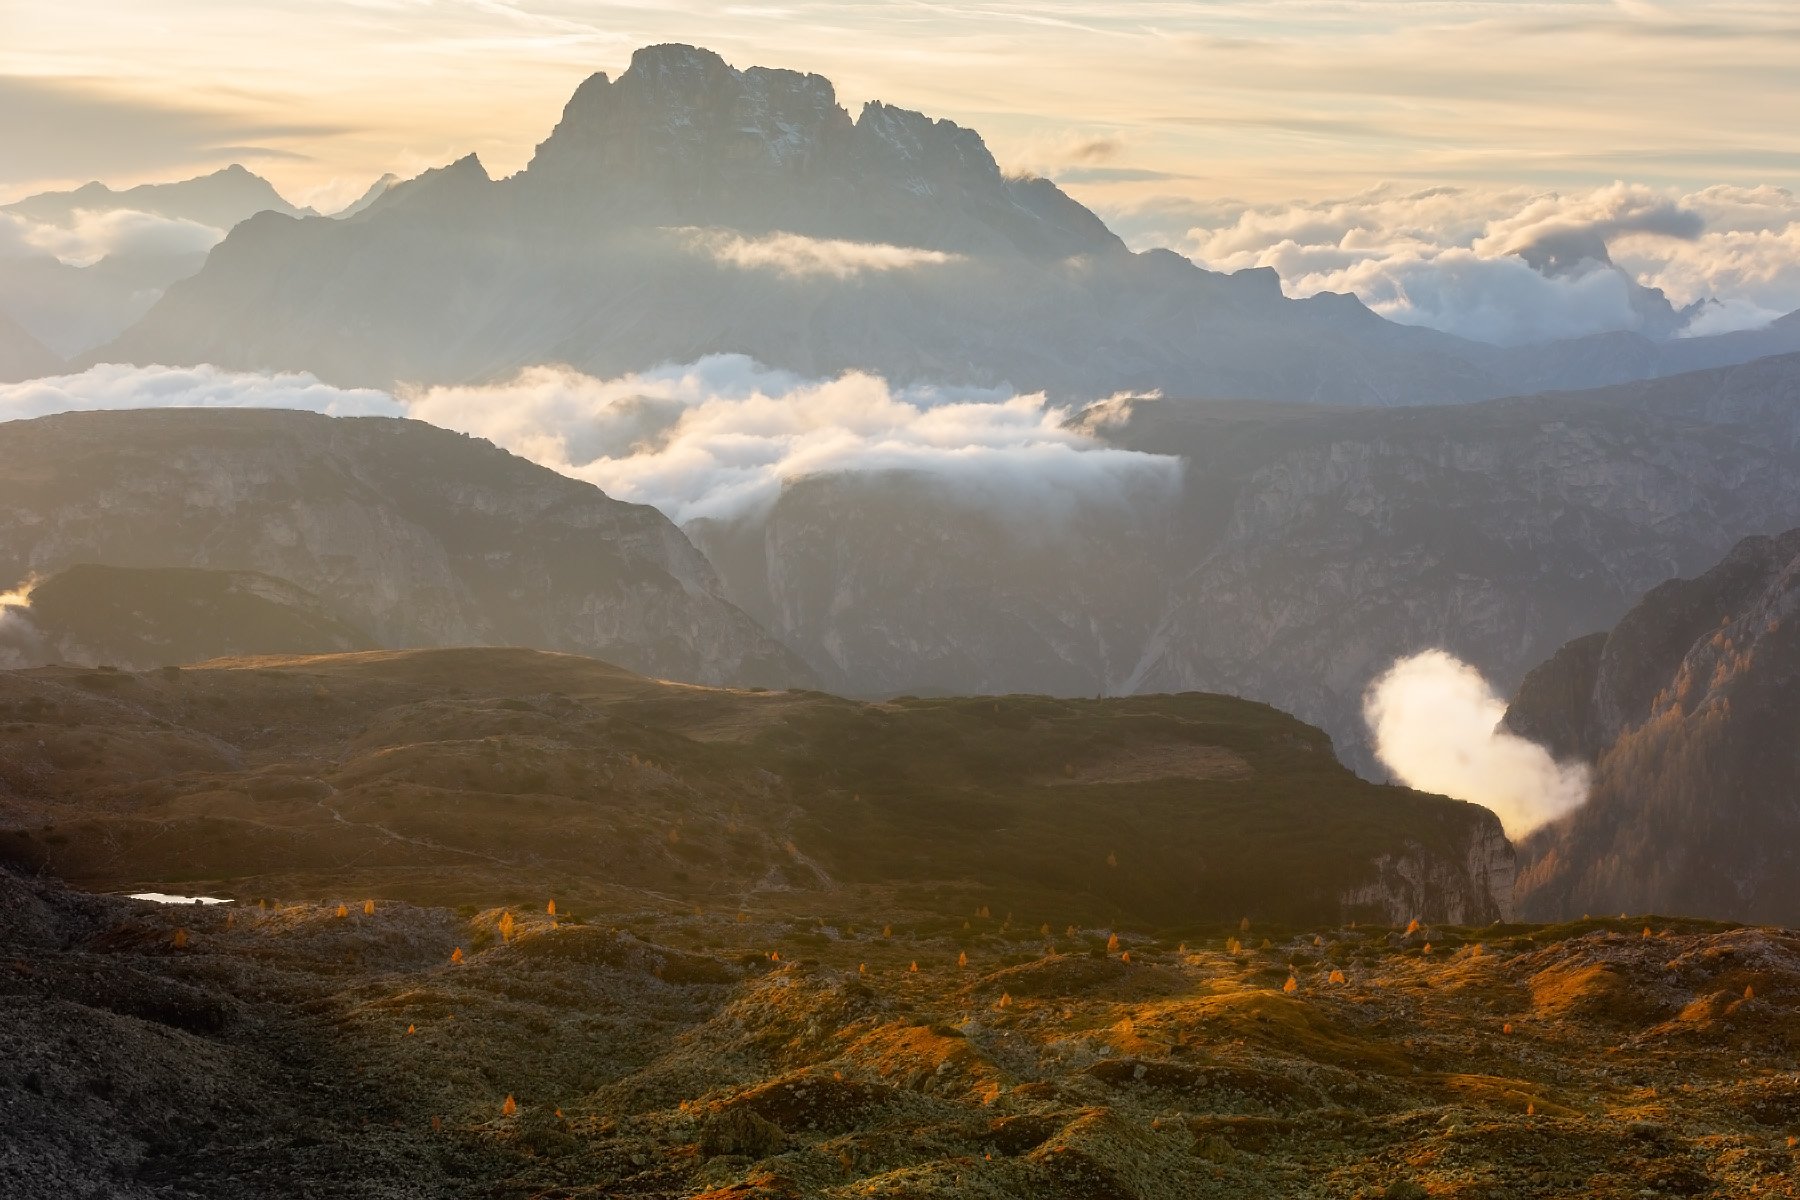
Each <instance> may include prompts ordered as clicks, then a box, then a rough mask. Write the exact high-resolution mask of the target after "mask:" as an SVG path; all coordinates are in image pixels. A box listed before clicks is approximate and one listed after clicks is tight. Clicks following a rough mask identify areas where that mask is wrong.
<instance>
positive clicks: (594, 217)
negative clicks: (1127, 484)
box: [81, 45, 1800, 405]
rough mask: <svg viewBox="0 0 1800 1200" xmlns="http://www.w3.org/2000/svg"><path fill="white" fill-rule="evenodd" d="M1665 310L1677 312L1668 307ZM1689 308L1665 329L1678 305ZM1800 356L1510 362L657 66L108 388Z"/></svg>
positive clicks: (1213, 372) (941, 156) (1051, 385)
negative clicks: (660, 373) (209, 381)
mask: <svg viewBox="0 0 1800 1200" xmlns="http://www.w3.org/2000/svg"><path fill="white" fill-rule="evenodd" d="M1657 299H1658V301H1659V302H1660V301H1661V297H1660V296H1659V297H1657ZM1663 306H1664V307H1665V308H1666V307H1667V305H1666V302H1663ZM1795 350H1800V322H1797V321H1787V322H1783V323H1779V324H1778V325H1776V326H1771V327H1770V328H1769V329H1766V330H1759V331H1755V332H1746V333H1741V334H1731V335H1726V336H1723V337H1699V338H1692V339H1670V340H1661V341H1659V340H1655V339H1653V338H1649V337H1645V336H1643V335H1641V334H1638V333H1626V334H1620V335H1617V336H1614V335H1605V336H1603V337H1600V338H1596V339H1587V338H1583V339H1579V340H1577V341H1573V342H1568V343H1561V344H1557V345H1553V346H1547V347H1527V348H1522V349H1502V348H1499V347H1495V346H1490V345H1486V344H1484V343H1477V342H1469V341H1465V340H1462V339H1459V338H1455V337H1451V336H1448V335H1445V334H1440V333H1437V332H1434V331H1431V330H1428V329H1424V328H1417V327H1410V326H1402V325H1397V324H1394V323H1391V322H1388V321H1386V320H1383V319H1382V318H1380V317H1378V316H1376V315H1375V314H1374V313H1373V312H1371V311H1370V310H1369V309H1368V308H1367V307H1365V306H1364V305H1363V304H1362V303H1361V302H1360V301H1358V300H1357V299H1356V298H1355V297H1353V296H1348V295H1336V294H1325V295H1320V296H1315V297H1311V298H1308V299H1300V300H1296V299H1289V298H1287V297H1286V296H1284V295H1283V294H1282V290H1281V283H1280V280H1279V279H1278V278H1277V277H1276V275H1275V273H1274V272H1273V271H1272V270H1268V269H1266V268H1265V269H1255V270H1247V271H1241V272H1237V273H1235V274H1222V273H1218V272H1213V271H1207V270H1203V269H1201V268H1200V267H1198V266H1196V265H1195V264H1194V263H1192V262H1191V261H1189V260H1188V259H1186V258H1183V257H1182V256H1181V255H1179V254H1176V253H1174V252H1172V251H1169V250H1152V251H1149V252H1146V253H1142V254H1134V253H1132V252H1130V251H1129V250H1128V249H1127V248H1126V247H1125V245H1124V244H1123V243H1122V242H1121V241H1120V240H1119V239H1118V238H1117V237H1116V236H1114V235H1113V234H1112V233H1111V232H1110V231H1109V230H1108V229H1107V228H1106V226H1105V225H1104V224H1103V223H1102V222H1101V221H1100V219H1099V218H1098V217H1096V216H1095V215H1094V214H1093V213H1092V212H1090V211H1088V210H1087V209H1085V208H1083V207H1082V206H1081V205H1080V204H1078V203H1076V202H1075V201H1074V200H1072V199H1070V198H1069V197H1068V196H1067V195H1065V194H1064V193H1063V192H1061V191H1060V190H1059V189H1058V188H1057V187H1056V186H1055V185H1053V184H1052V183H1050V182H1049V181H1047V180H1044V179H1038V178H1031V177H1013V176H1009V175H1007V174H1005V173H1003V172H1002V171H1001V169H1000V167H999V165H998V164H997V163H996V162H995V160H994V158H993V156H992V155H991V154H990V153H989V151H988V150H987V147H986V146H985V145H984V144H983V142H982V140H981V138H980V137H979V135H977V134H976V133H975V132H974V131H972V130H969V129H965V128H961V127H959V126H957V125H954V124H952V123H951V122H949V121H941V120H933V119H931V118H930V117H927V116H925V115H923V114H920V113H917V112H912V111H909V110H906V109H901V108H896V107H893V106H890V105H886V104H882V103H879V102H874V103H870V104H868V105H866V106H865V107H864V108H863V109H862V111H861V112H860V113H859V114H858V115H857V116H855V117H854V118H853V117H852V116H851V115H850V113H849V112H848V111H846V110H845V109H844V108H843V107H842V106H841V105H840V104H839V103H838V100H837V97H836V93H835V91H834V89H833V87H832V85H831V83H830V82H829V81H828V80H826V79H824V78H822V77H820V76H818V75H803V74H799V73H797V72H793V71H783V70H770V69H766V68H761V67H750V68H746V69H742V70H740V69H736V68H733V67H731V66H730V65H728V64H727V63H726V62H725V61H724V60H723V59H721V58H720V57H719V56H718V55H716V54H714V53H712V52H710V51H706V50H701V49H696V48H694V47H691V46H679V45H663V46H651V47H646V48H644V49H642V50H639V51H638V52H637V53H636V54H635V55H634V56H633V58H632V62H631V66H630V68H629V69H628V70H627V71H625V72H624V73H623V74H622V75H620V76H619V77H618V78H617V79H610V78H608V77H607V76H605V75H595V76H592V77H591V78H589V79H588V80H587V81H586V82H585V83H583V84H582V85H581V86H580V88H578V89H577V90H576V92H575V94H574V95H573V96H572V97H571V98H570V100H569V103H568V105H567V106H566V107H565V109H564V111H563V114H562V118H561V120H560V121H559V122H558V123H557V125H556V127H555V129H554V130H552V131H551V133H550V136H549V137H547V138H546V139H545V140H544V141H543V142H542V143H541V144H540V145H539V146H538V147H537V151H536V154H535V155H534V157H533V158H532V160H531V162H530V164H529V165H528V166H527V167H526V169H525V170H523V171H521V172H519V173H517V174H515V175H512V176H509V177H506V178H503V179H495V178H492V177H491V176H490V175H489V174H488V172H487V170H486V168H485V167H484V166H483V165H482V164H481V163H480V162H479V161H478V160H477V159H476V158H475V157H474V156H472V155H471V156H469V157H466V158H463V159H460V160H458V161H456V162H454V163H452V164H450V165H448V166H445V167H442V168H439V169H437V170H433V171H428V172H426V173H425V174H423V175H421V176H419V177H418V178H416V179H412V180H409V181H406V182H404V183H401V184H398V185H396V186H394V187H392V188H389V189H386V190H385V191H384V192H383V193H382V194H381V195H380V196H379V198H378V199H376V200H375V201H374V202H372V203H370V204H369V205H368V206H367V207H366V208H363V209H361V210H360V211H357V212H355V213H354V214H352V215H350V216H349V217H347V218H346V219H343V220H332V219H329V218H325V217H295V216H291V215H286V214H283V213H281V212H279V211H277V210H269V211H264V212H262V213H259V214H258V215H256V216H255V217H253V218H251V219H249V220H247V221H245V222H243V223H242V224H240V225H238V226H237V227H236V228H235V229H233V230H232V231H231V233H230V236H228V237H227V238H226V239H225V240H224V241H223V242H222V243H221V244H220V245H219V246H218V247H217V248H216V249H215V250H214V251H213V252H212V254H211V256H210V257H209V258H208V259H207V262H206V265H205V268H204V269H203V270H201V271H200V272H199V273H198V274H197V275H195V276H194V277H193V278H191V279H186V280H183V281H182V282H181V283H180V284H179V285H177V286H175V287H172V288H170V289H169V291H168V292H167V294H166V295H164V296H163V297H162V298H161V299H160V300H159V301H158V302H157V304H156V306H155V307H154V308H153V309H152V310H150V312H148V313H147V314H146V315H145V316H144V318H143V320H142V321H140V322H138V323H137V324H136V325H134V326H133V327H132V328H130V329H129V330H127V331H125V332H124V333H123V334H122V335H121V336H119V337H118V338H117V339H116V340H113V341H112V342H110V343H108V344H107V345H105V346H103V347H101V348H100V349H98V350H95V351H93V352H91V353H90V354H88V355H86V356H85V357H84V358H83V359H81V362H82V363H84V364H85V363H88V362H138V363H152V362H155V363H170V364H193V363H200V362H209V363H214V364H218V365H221V366H227V367H235V368H246V369H288V370H306V371H311V372H314V373H316V374H318V375H320V376H321V377H323V378H326V379H328V380H330V381H332V382H335V383H340V384H370V385H379V386H393V385H394V384H396V383H400V382H411V383H464V382H470V381H485V380H491V379H494V378H497V377H504V376H506V375H509V374H511V373H513V372H515V371H516V370H518V369H519V368H522V367H527V366H532V365H537V364H545V363H565V364H569V365H571V366H574V367H576V368H578V369H580V370H583V371H586V372H589V373H592V374H596V375H602V376H614V375H618V374H622V373H626V372H630V371H638V370H643V369H646V368H649V367H653V366H656V365H659V364H663V363H668V362H692V361H695V360H696V359H699V358H701V357H703V356H705V355H708V354H713V353H741V354H747V355H749V356H751V357H753V358H755V359H757V360H759V361H761V362H763V363H765V364H768V365H770V366H773V367H779V368H784V369H788V370H792V371H795V372H798V373H801V374H803V375H808V376H827V375H836V374H838V373H840V372H843V371H846V370H852V369H856V370H865V371H871V372H873V373H876V374H879V375H882V376H884V377H886V378H888V379H890V380H893V381H895V382H897V383H911V382H923V383H930V384H977V385H986V386H992V385H1010V386H1012V387H1015V388H1018V389H1020V390H1023V391H1034V390H1040V389H1042V390H1047V391H1049V392H1051V393H1052V394H1054V395H1056V396H1059V397H1064V398H1075V399H1081V400H1084V401H1085V400H1092V399H1096V398H1099V397H1104V396H1109V395H1113V394H1115V393H1118V392H1122V391H1135V392H1146V391H1151V390H1161V391H1163V392H1165V393H1167V394H1171V395H1181V396H1203V397H1231V398H1244V397H1254V398H1269V399H1279V400H1288V401H1320V402H1331V403H1348V404H1374V405H1393V404H1416V403H1423V402H1428V401H1438V402H1449V401H1461V400H1470V399H1476V398H1480V397H1488V396H1498V395H1507V394H1511V393H1516V392H1522V391H1529V390H1535V389H1539V388H1544V387H1559V386H1560V387H1568V386H1589V385H1595V384H1601V383H1611V382H1615V381H1618V380H1621V379H1638V378H1645V377H1649V376H1654V375H1659V374H1667V373H1671V372H1675V371H1681V370H1692V369H1696V368H1700V367H1708V366H1714V365H1718V364H1721V363H1731V362H1740V361H1744V360H1746V359H1750V358H1754V357H1757V356H1760V355H1768V354H1775V353H1782V352H1792V351H1795Z"/></svg>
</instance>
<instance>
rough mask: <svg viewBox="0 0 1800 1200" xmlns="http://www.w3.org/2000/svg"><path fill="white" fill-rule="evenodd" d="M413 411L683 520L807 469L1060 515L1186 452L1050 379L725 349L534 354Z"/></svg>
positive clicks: (762, 493)
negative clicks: (802, 362) (890, 474)
mask: <svg viewBox="0 0 1800 1200" xmlns="http://www.w3.org/2000/svg"><path fill="white" fill-rule="evenodd" d="M404 399H405V400H406V403H407V406H408V408H409V410H410V412H411V413H412V415H414V416H416V417H418V418H420V419H422V420H426V421H430V422H432V423H433V424H437V425H444V426H447V427H450V428H454V429H462V430H465V431H467V432H470V433H475V434H478V435H480V436H483V437H487V438H490V439H492V440H493V441H494V442H496V443H498V444H499V445H502V446H506V447H508V448H509V449H512V450H514V451H515V452H517V453H519V454H522V455H523V456H525V457H527V458H530V459H533V460H534V461H537V462H540V463H543V464H544V465H545V466H549V467H552V468H554V469H556V470H558V471H561V472H563V473H564V474H567V475H572V476H575V477H576V478H579V479H586V480H589V481H590V482H593V483H595V484H598V485H599V486H600V487H601V488H602V489H604V490H605V491H606V492H607V493H608V494H610V495H614V496H618V497H620V498H621V499H626V500H635V501H638V502H640V503H644V504H652V505H655V506H656V507H657V508H660V509H662V510H663V511H664V512H665V513H667V514H668V515H669V516H671V517H672V518H674V519H675V520H677V521H680V522H685V521H689V520H693V519H695V518H700V517H730V516H736V515H740V514H742V513H745V512H747V511H750V510H753V509H755V508H757V507H759V506H762V505H766V504H768V503H770V502H772V501H773V500H774V499H775V497H776V496H777V495H778V494H779V492H780V490H781V487H782V485H783V484H784V483H785V482H787V481H789V480H792V479H797V478H801V477H804V476H808V475H822V474H836V473H842V472H860V471H884V470H906V471H918V472H924V473H929V474H932V475H935V476H937V477H939V478H940V479H942V480H944V481H945V482H946V483H948V484H950V485H952V486H955V487H957V488H959V489H960V490H962V491H964V492H966V493H968V494H969V495H970V496H971V497H972V498H974V499H979V500H981V501H983V502H986V503H995V504H1006V503H1008V502H1011V503H1012V504H1013V505H1014V511H1017V512H1020V513H1025V512H1030V513H1034V514H1037V515H1039V516H1042V517H1043V518H1045V519H1053V518H1055V517H1057V516H1058V515H1059V514H1061V513H1064V512H1066V511H1067V510H1068V509H1069V508H1070V507H1071V506H1073V505H1074V504H1076V503H1080V502H1093V501H1097V500H1098V501H1108V502H1125V501H1127V500H1129V499H1130V498H1132V497H1134V496H1136V495H1139V494H1141V493H1142V492H1144V491H1146V490H1148V491H1150V492H1152V493H1157V494H1160V493H1163V492H1164V491H1166V489H1168V488H1170V487H1172V486H1173V485H1174V484H1175V482H1176V481H1177V480H1178V478H1179V472H1180V465H1179V460H1178V459H1175V458H1173V457H1166V456H1161V455H1151V454H1141V453H1136V452H1131V451H1124V450H1117V449H1113V448H1111V447H1107V446H1104V445H1102V444H1100V443H1098V442H1095V441H1093V440H1092V439H1091V438H1089V437H1087V436H1086V435H1085V434H1082V433H1080V432H1078V431H1076V430H1072V429H1069V428H1066V427H1065V425H1064V421H1065V418H1066V417H1067V415H1068V414H1067V412H1066V410H1063V409H1059V408H1053V407H1051V406H1050V405H1048V404H1047V403H1046V402H1045V399H1044V397H1043V396H1041V395H1029V396H1017V395H1012V394H1011V393H1008V392H1005V391H1001V390H984V389H977V388H954V389H939V388H930V387H915V388H906V389H900V390H896V389H894V388H892V387H890V386H889V384H888V383H887V382H886V381H884V380H882V379H879V378H876V377H875V376H872V375H865V374H862V373H860V372H849V373H847V374H844V375H842V376H839V377H838V378H836V379H828V380H815V379H803V378H800V377H799V376H795V375H792V374H789V373H787V372H782V371H772V370H769V369H767V368H764V367H761V366H759V365H758V364H756V363H755V362H753V361H751V360H750V359H748V358H745V357H744V356H742V355H731V354H728V355H714V356H711V357H708V358H705V359H702V360H700V361H699V362H697V363H693V364H691V365H688V366H679V367H664V368H659V369H656V370H652V371H646V372H643V373H641V374H636V375H628V376H625V377H622V378H620V379H613V380H598V379H594V378H592V377H590V376H586V375H581V374H578V373H575V372H573V371H567V370H559V369H556V368H549V367H538V368H533V369H530V370H527V371H525V372H523V373H522V374H520V375H519V376H518V377H517V378H516V379H514V380H513V381H512V382H510V383H507V384H503V385H499V386H497V387H485V386H478V387H456V388H430V389H425V390H422V391H415V392H410V393H406V394H404Z"/></svg>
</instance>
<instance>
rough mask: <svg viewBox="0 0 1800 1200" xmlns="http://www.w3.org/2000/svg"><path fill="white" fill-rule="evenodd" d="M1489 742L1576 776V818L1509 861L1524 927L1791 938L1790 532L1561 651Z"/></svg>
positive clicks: (1798, 794)
mask: <svg viewBox="0 0 1800 1200" xmlns="http://www.w3.org/2000/svg"><path fill="white" fill-rule="evenodd" d="M1506 724H1507V725H1508V726H1509V727H1510V728H1512V729H1513V730H1514V731H1516V732H1519V733H1522V734H1524V735H1525V736H1527V737H1530V738H1533V739H1535V740H1538V741H1541V742H1543V743H1544V744H1545V745H1547V746H1548V747H1550V748H1551V750H1552V751H1553V752H1555V753H1557V754H1558V755H1561V756H1564V757H1569V758H1579V759H1583V760H1585V761H1588V762H1591V763H1593V764H1594V784H1593V791H1592V795H1591V798H1590V799H1589V801H1588V803H1587V805H1586V806H1584V807H1583V808H1581V809H1578V810H1577V811H1576V812H1574V813H1573V814H1571V815H1570V816H1568V817H1566V818H1564V819H1563V820H1561V821H1559V822H1557V823H1556V824H1554V825H1551V826H1548V827H1546V828H1545V829H1543V830H1541V831H1539V832H1538V833H1536V834H1534V835H1533V836H1532V837H1530V838H1528V839H1526V841H1525V842H1524V844H1523V845H1522V847H1521V853H1522V863H1523V867H1522V870H1521V874H1520V880H1519V889H1518V896H1519V899H1520V902H1521V905H1522V908H1523V910H1524V912H1525V913H1526V914H1528V915H1530V916H1532V917H1535V918H1554V917H1560V916H1569V915H1573V914H1576V913H1580V912H1618V911H1622V910H1623V911H1630V912H1677V913H1705V914H1707V915H1708V916H1713V917H1721V918H1730V919H1734V920H1740V921H1771V922H1780V923H1782V924H1794V923H1796V922H1800V529H1794V530H1789V531H1788V532H1786V533H1783V534H1780V535H1778V536H1774V537H1753V538H1747V539H1745V540H1744V541H1743V542H1741V543H1740V544H1738V545H1737V546H1736V547H1735V548H1733V549H1732V551H1731V553H1730V554H1728V555H1726V556H1725V558H1724V559H1723V560H1722V561H1721V562H1719V563H1718V564H1717V565H1716V566H1714V567H1712V568H1711V569H1710V570H1707V571H1705V572H1704V573H1702V574H1700V575H1698V576H1696V577H1695V578H1692V579H1674V580H1670V581H1669V582H1667V583H1664V584H1662V585H1660V586H1658V587H1655V588H1653V589H1651V590H1650V591H1649V592H1648V593H1647V594H1646V595H1645V596H1644V598H1643V599H1642V600H1641V601H1639V602H1638V603H1637V604H1636V605H1635V606H1634V607H1633V608H1632V609H1631V611H1630V612H1628V613H1626V614H1625V616H1624V617H1623V618H1621V619H1620V620H1619V622H1618V624H1617V625H1615V626H1614V627H1613V628H1612V629H1611V631H1610V632H1604V633H1596V634H1592V635H1589V636H1587V637H1583V638H1580V639H1577V640H1575V641H1572V642H1570V643H1569V644H1568V645H1566V646H1564V647H1563V648H1562V649H1561V650H1559V651H1557V652H1556V654H1555V655H1553V656H1552V657H1551V658H1550V659H1549V660H1548V661H1546V662H1545V663H1543V664H1542V665H1540V666H1539V667H1537V668H1536V669H1534V670H1533V671H1532V672H1531V673H1530V674H1529V675H1527V676H1526V677H1525V680H1524V682H1523V683H1522V684H1521V686H1520V688H1519V690H1518V693H1517V695H1515V697H1514V698H1513V701H1512V705H1511V707H1510V708H1509V709H1508V710H1507V714H1506Z"/></svg>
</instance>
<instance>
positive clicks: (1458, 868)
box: [1341, 813, 1516, 925]
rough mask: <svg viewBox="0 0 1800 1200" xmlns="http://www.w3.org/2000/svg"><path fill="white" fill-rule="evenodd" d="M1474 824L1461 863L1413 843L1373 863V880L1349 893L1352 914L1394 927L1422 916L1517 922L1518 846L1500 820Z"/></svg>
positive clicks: (1345, 903)
mask: <svg viewBox="0 0 1800 1200" xmlns="http://www.w3.org/2000/svg"><path fill="white" fill-rule="evenodd" d="M1486 816H1487V817H1488V818H1489V819H1488V820H1487V821H1475V822H1472V823H1471V826H1470V828H1469V831H1468V836H1467V841H1466V846H1465V849H1464V853H1463V855H1462V857H1461V859H1460V861H1459V860H1458V859H1457V858H1455V857H1454V856H1449V855H1440V854H1434V853H1431V852H1430V851H1428V850H1426V849H1425V848H1424V847H1422V846H1417V845H1408V846H1406V847H1405V848H1404V849H1402V850H1401V851H1399V852H1398V853H1391V854H1384V855H1381V856H1380V857H1378V858H1377V859H1376V860H1375V861H1374V862H1373V863H1372V864H1371V872H1372V875H1373V878H1372V879H1371V880H1370V881H1369V882H1367V883H1364V884H1362V885H1360V886H1358V887H1354V888H1351V889H1349V890H1348V891H1346V892H1345V893H1344V894H1343V897H1342V900H1341V903H1342V904H1343V907H1344V910H1345V911H1346V912H1356V913H1373V914H1374V916H1375V919H1376V920H1378V921H1380V922H1383V923H1385V924H1388V925H1404V924H1406V923H1408V922H1409V921H1412V920H1414V919H1415V918H1418V916H1419V914H1420V913H1442V914H1444V915H1443V916H1442V917H1440V918H1439V920H1442V921H1447V922H1449V923H1450V924H1453V925H1485V924H1488V923H1489V922H1492V921H1510V920H1512V918H1513V911H1514V909H1513V884H1514V876H1515V871H1516V861H1515V854H1514V850H1513V845H1512V843H1511V842H1510V841H1508V840H1507V838H1506V833H1505V831H1504V830H1502V829H1501V828H1500V821H1499V819H1498V818H1497V817H1494V816H1493V814H1492V813H1487V814H1486Z"/></svg>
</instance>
